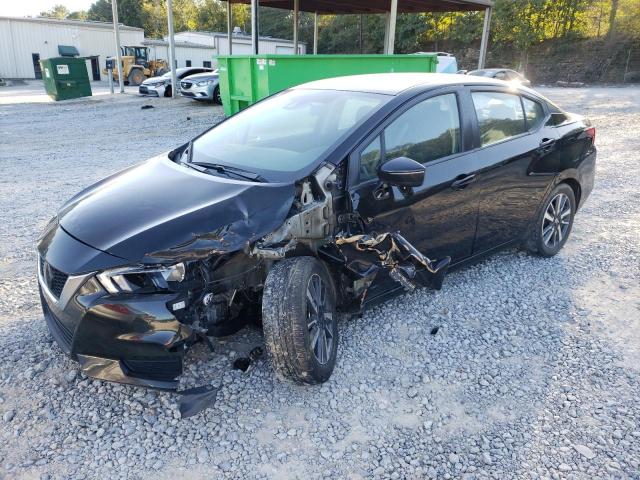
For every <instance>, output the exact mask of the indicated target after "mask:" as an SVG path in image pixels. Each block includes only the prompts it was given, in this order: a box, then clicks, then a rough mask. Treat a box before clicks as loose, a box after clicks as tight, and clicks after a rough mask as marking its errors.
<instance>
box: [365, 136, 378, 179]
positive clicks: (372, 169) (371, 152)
mask: <svg viewBox="0 0 640 480" xmlns="http://www.w3.org/2000/svg"><path fill="white" fill-rule="evenodd" d="M381 163H382V149H381V147H380V137H376V139H375V140H374V141H373V142H371V143H370V144H369V146H368V147H367V148H365V149H364V150H363V151H362V153H361V154H360V179H361V180H369V179H371V178H375V177H376V176H377V175H378V166H380V164H381Z"/></svg>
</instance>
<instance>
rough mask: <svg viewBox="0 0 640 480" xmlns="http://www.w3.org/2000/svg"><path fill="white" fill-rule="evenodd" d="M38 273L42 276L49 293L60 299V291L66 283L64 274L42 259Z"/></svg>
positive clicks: (66, 276) (67, 276)
mask: <svg viewBox="0 0 640 480" xmlns="http://www.w3.org/2000/svg"><path fill="white" fill-rule="evenodd" d="M40 273H41V275H42V279H43V280H44V282H45V284H46V286H47V288H49V291H50V292H51V293H52V294H53V295H54V296H55V297H56V298H60V295H61V294H62V290H63V289H64V286H65V284H66V283H67V278H69V275H67V274H66V273H64V272H61V271H60V270H58V269H57V268H55V267H53V266H52V265H51V264H49V263H47V262H45V261H44V259H43V258H42V257H40Z"/></svg>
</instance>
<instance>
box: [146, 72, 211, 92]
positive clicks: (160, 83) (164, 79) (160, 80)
mask: <svg viewBox="0 0 640 480" xmlns="http://www.w3.org/2000/svg"><path fill="white" fill-rule="evenodd" d="M204 72H213V68H204V67H185V68H178V69H177V70H176V77H177V79H178V90H180V85H179V84H180V80H182V79H183V78H185V77H188V76H189V75H195V74H196V73H204ZM171 88H172V87H171V72H170V71H169V72H167V73H165V74H164V75H162V76H160V77H151V78H147V79H146V80H145V81H144V82H142V85H140V87H138V93H140V94H141V95H152V96H154V97H170V96H171Z"/></svg>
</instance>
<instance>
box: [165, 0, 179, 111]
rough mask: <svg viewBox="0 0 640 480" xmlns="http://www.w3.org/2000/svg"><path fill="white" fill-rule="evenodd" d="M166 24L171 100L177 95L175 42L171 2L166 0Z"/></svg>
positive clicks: (171, 0)
mask: <svg viewBox="0 0 640 480" xmlns="http://www.w3.org/2000/svg"><path fill="white" fill-rule="evenodd" d="M167 23H168V24H169V68H171V98H176V96H177V94H178V88H179V87H178V77H177V76H176V68H177V66H176V42H175V40H174V38H173V0H167Z"/></svg>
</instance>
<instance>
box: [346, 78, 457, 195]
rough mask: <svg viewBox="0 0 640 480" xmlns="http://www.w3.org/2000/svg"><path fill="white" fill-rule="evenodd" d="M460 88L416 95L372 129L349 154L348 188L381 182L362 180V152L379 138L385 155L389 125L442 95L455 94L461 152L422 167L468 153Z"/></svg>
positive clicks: (449, 88)
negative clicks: (421, 104) (420, 104)
mask: <svg viewBox="0 0 640 480" xmlns="http://www.w3.org/2000/svg"><path fill="white" fill-rule="evenodd" d="M458 87H459V86H457V85H456V86H454V87H444V88H442V89H437V90H429V91H427V92H422V93H420V94H418V95H416V96H415V97H413V98H411V99H409V100H407V101H406V102H404V103H402V104H401V105H399V106H398V107H397V108H396V109H395V110H394V111H393V112H392V113H391V114H389V115H388V116H387V117H386V118H384V119H383V120H382V121H381V122H380V123H379V124H378V125H377V126H376V127H375V128H374V129H372V130H371V131H370V132H369V134H368V135H367V136H366V137H365V138H364V140H362V141H361V142H359V143H358V144H357V145H356V146H355V147H354V148H353V149H352V151H351V153H350V154H349V165H350V167H349V175H348V178H349V181H348V185H349V186H348V188H354V187H360V186H362V185H367V184H370V183H373V182H378V181H379V179H378V178H377V177H374V178H370V179H368V180H362V179H361V178H360V156H361V154H362V152H363V151H364V150H365V149H366V148H367V147H368V146H369V145H370V144H371V143H372V142H373V141H375V139H376V138H377V137H380V149H381V150H380V152H381V155H384V154H385V152H386V147H387V145H386V141H385V138H384V137H385V136H384V130H385V129H386V128H387V127H388V126H389V125H391V124H392V123H393V122H394V121H395V120H396V119H398V118H399V117H400V116H402V115H403V114H404V113H406V112H407V111H409V110H410V109H411V108H413V107H414V106H416V105H417V104H419V103H422V102H424V101H426V100H429V99H431V98H435V97H440V96H442V95H449V94H453V95H454V96H455V99H456V106H457V108H458V122H459V125H460V151H459V152H456V153H452V154H451V155H447V156H446V157H441V158H438V159H436V160H431V161H429V162H427V163H423V164H421V165H424V166H425V168H426V167H429V166H432V165H437V164H439V163H441V162H446V161H449V160H452V159H454V158H456V157H459V156H462V155H464V154H466V153H468V151H469V150H467V148H466V145H465V143H466V142H465V135H466V131H467V130H466V126H465V119H466V114H465V112H464V110H463V108H462V98H461V91H462V90H461V89H460V88H458ZM351 165H355V167H351Z"/></svg>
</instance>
